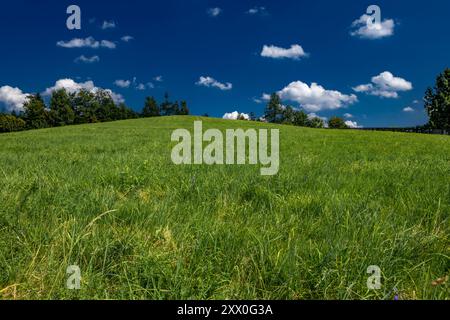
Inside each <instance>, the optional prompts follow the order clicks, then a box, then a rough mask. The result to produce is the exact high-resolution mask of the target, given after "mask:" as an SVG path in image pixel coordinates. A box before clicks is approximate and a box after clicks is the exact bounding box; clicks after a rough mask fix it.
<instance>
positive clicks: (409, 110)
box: [403, 107, 414, 112]
mask: <svg viewBox="0 0 450 320" xmlns="http://www.w3.org/2000/svg"><path fill="white" fill-rule="evenodd" d="M403 112H414V109H413V108H411V107H406V108H403Z"/></svg>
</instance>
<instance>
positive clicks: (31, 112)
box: [23, 93, 50, 129]
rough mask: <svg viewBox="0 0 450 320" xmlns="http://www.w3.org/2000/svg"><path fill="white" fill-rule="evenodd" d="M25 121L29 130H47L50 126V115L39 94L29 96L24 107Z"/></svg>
mask: <svg viewBox="0 0 450 320" xmlns="http://www.w3.org/2000/svg"><path fill="white" fill-rule="evenodd" d="M23 108H24V120H25V122H26V124H27V128H28V129H41V128H47V127H49V126H50V124H49V114H48V111H47V110H46V107H45V103H44V100H42V97H41V95H40V94H39V93H37V94H35V95H29V96H28V99H27V101H26V102H25V103H24V105H23Z"/></svg>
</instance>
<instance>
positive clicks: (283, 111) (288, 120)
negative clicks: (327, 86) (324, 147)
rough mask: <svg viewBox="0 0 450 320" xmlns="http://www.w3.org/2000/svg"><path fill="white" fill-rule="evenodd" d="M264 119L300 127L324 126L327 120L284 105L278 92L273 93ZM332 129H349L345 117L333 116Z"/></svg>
mask: <svg viewBox="0 0 450 320" xmlns="http://www.w3.org/2000/svg"><path fill="white" fill-rule="evenodd" d="M264 120H265V121H267V122H270V123H280V124H289V125H294V126H299V127H309V128H324V127H325V121H324V120H323V119H322V118H319V117H310V116H308V114H307V113H306V112H305V111H303V110H296V109H294V107H292V106H290V105H288V106H284V105H283V104H282V102H281V98H280V96H279V95H278V94H276V93H272V94H271V96H270V99H269V102H268V103H267V106H266V109H265V110H264ZM328 127H329V128H332V129H347V128H348V126H347V125H346V124H345V121H344V119H342V118H339V117H332V118H331V119H330V120H329V121H328Z"/></svg>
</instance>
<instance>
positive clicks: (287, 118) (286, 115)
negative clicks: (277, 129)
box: [281, 106, 295, 124]
mask: <svg viewBox="0 0 450 320" xmlns="http://www.w3.org/2000/svg"><path fill="white" fill-rule="evenodd" d="M294 119H295V110H294V108H293V107H292V106H287V107H285V108H283V109H282V119H281V122H282V123H284V124H293V123H294Z"/></svg>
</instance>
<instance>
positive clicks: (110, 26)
mask: <svg viewBox="0 0 450 320" xmlns="http://www.w3.org/2000/svg"><path fill="white" fill-rule="evenodd" d="M115 27H116V23H115V22H114V21H103V25H102V29H103V30H106V29H114V28H115Z"/></svg>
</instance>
